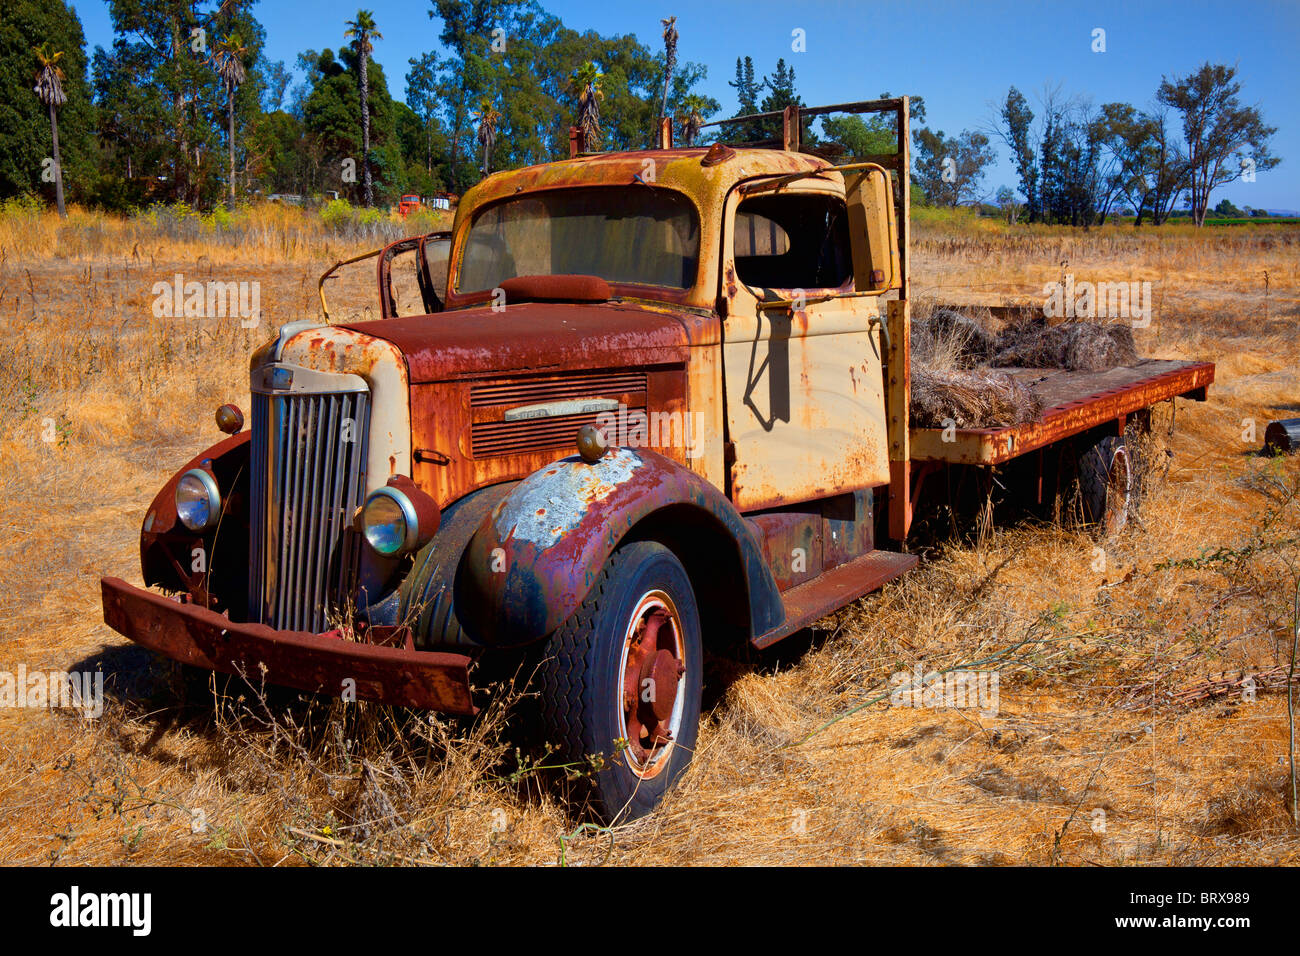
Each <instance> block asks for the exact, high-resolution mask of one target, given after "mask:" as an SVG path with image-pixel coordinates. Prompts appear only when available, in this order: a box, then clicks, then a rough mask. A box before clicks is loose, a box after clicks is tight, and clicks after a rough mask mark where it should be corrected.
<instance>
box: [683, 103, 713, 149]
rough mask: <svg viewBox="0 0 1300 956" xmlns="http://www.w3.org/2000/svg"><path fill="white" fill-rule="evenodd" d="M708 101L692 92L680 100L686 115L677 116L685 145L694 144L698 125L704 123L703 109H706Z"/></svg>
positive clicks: (698, 133)
mask: <svg viewBox="0 0 1300 956" xmlns="http://www.w3.org/2000/svg"><path fill="white" fill-rule="evenodd" d="M708 105H709V104H708V101H706V100H705V99H704V97H702V96H700V95H699V94H698V93H692V94H691V95H690V96H687V97H685V98H684V99H683V100H682V109H683V110H685V111H686V115H684V116H681V117H679V121H680V122H681V124H682V136H683V138H684V139H685V140H686V145H687V146H694V145H695V139H696V137H698V136H699V135H700V127H702V126H703V125H704V114H703V111H704V110H706V109H708Z"/></svg>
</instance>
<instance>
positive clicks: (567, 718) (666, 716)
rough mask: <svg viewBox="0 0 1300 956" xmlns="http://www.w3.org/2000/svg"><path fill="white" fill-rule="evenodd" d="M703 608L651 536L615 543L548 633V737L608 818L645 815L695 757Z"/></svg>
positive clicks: (544, 676)
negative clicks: (589, 767)
mask: <svg viewBox="0 0 1300 956" xmlns="http://www.w3.org/2000/svg"><path fill="white" fill-rule="evenodd" d="M701 645H702V636H701V631H700V615H699V608H698V606H697V604H696V601H695V593H694V591H693V589H692V588H691V582H690V579H689V578H688V577H687V575H686V571H685V569H684V568H683V567H682V564H681V562H680V561H679V560H678V559H677V556H676V555H674V554H673V552H672V551H670V550H669V549H668V548H666V547H664V546H663V545H662V544H659V543H658V542H655V541H636V542H632V543H630V544H626V545H624V546H622V547H620V548H619V549H618V550H616V551H615V552H614V553H613V554H612V555H611V556H610V558H609V560H608V561H607V562H606V564H605V567H604V568H603V569H602V570H601V573H600V576H599V578H598V579H597V581H596V583H595V584H594V585H593V586H592V589H591V592H590V593H589V594H588V595H587V597H586V599H585V600H584V601H583V602H582V604H581V605H580V606H579V607H578V609H577V610H576V611H575V612H574V613H573V615H572V616H571V617H570V618H569V619H568V620H567V621H565V622H564V624H562V625H561V626H560V628H559V629H558V630H557V631H556V632H555V633H554V634H553V635H552V636H551V637H550V638H549V639H548V641H547V644H546V647H545V649H544V659H543V661H542V663H541V664H540V665H539V667H538V679H539V682H540V690H541V720H542V730H543V732H544V734H545V739H546V740H547V741H549V742H550V743H551V744H552V745H553V746H555V747H556V748H557V751H556V754H557V756H558V757H560V758H561V759H562V760H563V762H564V763H568V764H579V765H584V764H585V763H586V761H587V759H588V758H589V757H595V756H596V755H602V756H603V758H604V759H603V761H602V762H601V763H602V765H601V769H599V770H597V771H596V772H595V773H594V774H592V775H591V776H589V777H588V781H589V786H590V790H591V797H592V799H593V803H594V806H595V809H596V811H597V813H598V814H599V815H600V816H601V817H602V818H603V819H604V820H606V821H607V822H611V823H612V822H615V821H625V820H633V819H636V818H637V817H641V816H644V815H645V814H647V813H649V812H650V811H651V810H652V809H654V807H655V806H656V805H658V803H659V801H660V800H661V799H662V798H663V795H664V794H665V793H666V792H667V790H668V788H669V787H671V786H672V784H673V783H674V782H675V781H676V780H677V779H678V778H680V777H681V775H682V773H683V772H685V770H686V767H687V766H688V765H689V764H690V760H691V755H692V753H693V752H694V749H695V740H696V736H697V734H698V731H699V720H700V698H701V688H702V679H701V669H702V654H701Z"/></svg>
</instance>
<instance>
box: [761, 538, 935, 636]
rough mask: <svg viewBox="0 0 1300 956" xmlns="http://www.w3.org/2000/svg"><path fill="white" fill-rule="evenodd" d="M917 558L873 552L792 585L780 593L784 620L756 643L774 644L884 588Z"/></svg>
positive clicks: (913, 564) (763, 634)
mask: <svg viewBox="0 0 1300 956" xmlns="http://www.w3.org/2000/svg"><path fill="white" fill-rule="evenodd" d="M918 560H919V559H918V558H917V557H916V555H914V554H898V553H895V552H893V551H872V552H871V553H870V554H867V555H864V556H863V557H860V558H858V559H857V560H854V561H850V562H849V563H848V564H845V565H841V566H840V567H838V568H836V569H834V570H833V571H827V572H825V573H824V574H821V575H818V576H817V577H816V578H814V579H813V580H811V581H809V582H808V583H807V584H801V585H800V586H799V587H796V588H791V589H790V590H789V591H786V592H785V593H784V594H783V595H781V597H782V599H783V600H784V602H785V620H784V621H782V622H781V623H780V624H779V625H777V626H776V627H773V628H772V629H771V630H769V631H767V632H765V633H762V634H755V635H754V637H753V638H752V639H751V640H752V643H753V645H754V646H755V647H757V648H759V649H762V648H765V647H771V646H772V645H773V644H775V643H776V642H777V641H779V640H781V639H782V638H785V637H789V636H790V635H791V634H793V633H794V632H795V631H798V630H801V629H802V628H805V627H809V626H811V625H812V624H814V623H816V622H817V621H819V620H821V619H822V618H823V617H825V616H826V615H827V614H830V613H831V612H832V611H835V610H838V609H839V608H842V607H843V606H844V605H846V604H848V603H849V602H850V601H853V600H856V599H857V598H860V597H861V596H862V595H864V594H869V593H870V592H872V591H875V590H877V589H878V588H881V587H884V586H885V585H886V584H888V583H889V582H890V581H892V580H894V578H896V577H898V576H900V575H902V574H904V573H906V572H907V571H910V570H912V568H914V567H916V565H917V562H918Z"/></svg>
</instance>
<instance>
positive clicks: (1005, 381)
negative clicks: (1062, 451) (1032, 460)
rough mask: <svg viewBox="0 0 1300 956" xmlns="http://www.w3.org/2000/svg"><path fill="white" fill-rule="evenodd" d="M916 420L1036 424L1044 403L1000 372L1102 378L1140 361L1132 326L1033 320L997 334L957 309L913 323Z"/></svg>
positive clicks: (927, 423)
mask: <svg viewBox="0 0 1300 956" xmlns="http://www.w3.org/2000/svg"><path fill="white" fill-rule="evenodd" d="M911 340H912V422H913V424H915V425H917V426H918V427H921V428H943V427H945V424H946V423H947V422H949V421H951V422H953V423H955V424H956V426H957V427H958V428H996V427H1002V426H1006V425H1020V424H1024V423H1026V422H1031V421H1033V420H1034V419H1035V418H1037V416H1038V414H1039V412H1040V411H1041V410H1042V403H1041V402H1040V401H1039V400H1038V398H1037V397H1036V396H1035V395H1034V393H1033V392H1032V391H1030V390H1029V388H1027V387H1026V386H1024V385H1022V384H1021V383H1019V382H1018V381H1016V380H1015V379H1014V378H1013V377H1012V376H1011V375H1009V374H1008V373H1006V372H1001V371H997V367H1004V368H1005V367H1018V368H1060V369H1067V370H1069V371H1078V372H1102V371H1105V370H1107V369H1111V368H1115V367H1116V366H1120V365H1130V364H1132V363H1133V362H1136V361H1137V357H1138V356H1137V349H1136V347H1135V346H1134V343H1133V331H1132V329H1131V328H1130V327H1129V326H1128V325H1122V324H1103V323H1100V322H1090V321H1074V322H1067V323H1064V324H1062V325H1048V324H1047V323H1046V321H1044V320H1043V319H1041V318H1040V319H1032V320H1029V321H1026V322H1018V323H1015V324H1012V325H1008V326H1006V327H1005V328H1003V329H1001V330H1000V331H998V332H994V331H992V329H991V328H990V327H989V323H988V320H987V318H985V319H983V320H981V319H979V318H975V317H973V316H968V315H964V314H962V313H961V312H957V311H955V310H953V309H944V308H940V309H935V310H934V311H932V312H930V313H929V314H928V315H927V314H925V313H924V312H923V311H922V310H918V315H917V317H916V318H915V319H914V320H913V322H912V336H911Z"/></svg>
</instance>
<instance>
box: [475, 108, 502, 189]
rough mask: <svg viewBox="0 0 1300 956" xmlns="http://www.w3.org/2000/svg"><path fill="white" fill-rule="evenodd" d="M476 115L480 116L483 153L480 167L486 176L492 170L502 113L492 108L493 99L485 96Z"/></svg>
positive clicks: (479, 141) (479, 134) (479, 139)
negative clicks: (493, 154) (493, 148)
mask: <svg viewBox="0 0 1300 956" xmlns="http://www.w3.org/2000/svg"><path fill="white" fill-rule="evenodd" d="M474 115H475V116H477V117H478V145H479V149H480V150H481V151H482V154H483V161H482V163H480V164H479V169H480V171H481V172H482V173H483V175H484V176H486V175H487V174H488V172H490V165H491V162H492V147H493V146H495V145H496V141H497V121H498V120H499V119H501V114H500V113H498V112H497V111H496V110H494V109H493V108H492V101H491V100H490V99H488V98H487V97H486V96H485V97H483V99H482V100H480V101H479V107H478V111H477V112H476V113H475V114H474Z"/></svg>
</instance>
